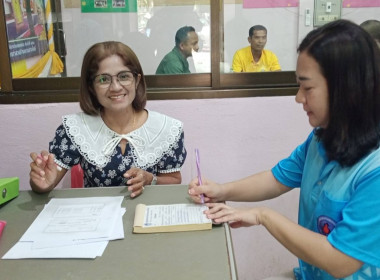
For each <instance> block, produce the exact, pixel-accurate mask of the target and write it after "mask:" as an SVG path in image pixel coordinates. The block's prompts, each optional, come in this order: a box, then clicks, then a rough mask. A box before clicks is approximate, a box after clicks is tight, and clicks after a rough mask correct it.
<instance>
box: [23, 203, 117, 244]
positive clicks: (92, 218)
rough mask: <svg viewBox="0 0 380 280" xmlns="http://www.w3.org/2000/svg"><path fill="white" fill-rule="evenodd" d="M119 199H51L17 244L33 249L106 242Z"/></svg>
mask: <svg viewBox="0 0 380 280" xmlns="http://www.w3.org/2000/svg"><path fill="white" fill-rule="evenodd" d="M123 198H124V197H123V196H116V197H84V198H53V199H51V200H50V202H49V203H48V204H46V206H45V207H44V209H43V210H42V211H41V213H40V214H39V215H38V217H37V218H36V219H35V221H34V222H33V223H32V225H31V226H30V227H29V228H28V230H27V231H26V232H25V234H24V235H23V236H22V237H21V239H20V241H33V247H34V248H48V247H59V246H63V245H71V244H75V243H77V240H81V243H85V242H86V240H87V242H94V240H96V239H98V240H110V236H111V232H112V231H113V229H114V227H115V222H116V219H117V217H118V215H115V213H118V211H119V209H120V205H121V202H122V200H123Z"/></svg>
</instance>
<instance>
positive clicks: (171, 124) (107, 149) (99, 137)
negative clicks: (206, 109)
mask: <svg viewBox="0 0 380 280" xmlns="http://www.w3.org/2000/svg"><path fill="white" fill-rule="evenodd" d="M62 119H63V126H64V127H65V129H66V133H67V135H68V136H69V137H70V139H71V141H72V142H73V143H74V144H75V145H76V146H77V148H78V149H79V152H80V153H81V155H82V156H83V157H84V158H85V159H86V160H87V161H88V162H90V163H91V164H93V165H96V166H99V167H101V168H103V167H104V166H106V164H107V163H108V162H110V160H111V157H112V156H113V155H115V154H116V149H115V148H116V146H117V145H118V144H119V142H120V141H121V139H127V140H128V142H129V143H130V144H131V151H132V155H133V157H134V159H135V165H136V167H138V168H141V169H146V168H147V167H150V166H153V165H155V164H157V163H158V162H159V160H160V159H161V157H162V156H163V155H164V154H166V153H167V152H169V151H170V150H171V149H172V147H173V146H174V145H175V144H176V142H178V140H179V138H180V137H181V133H182V130H183V124H182V122H180V121H178V120H176V119H173V118H171V117H168V116H166V115H163V114H160V113H157V112H154V111H148V119H147V120H146V122H145V123H144V124H143V126H141V127H140V128H138V129H136V130H134V131H132V132H130V133H128V134H122V135H120V134H118V133H116V132H114V131H113V130H111V129H109V128H108V127H107V125H106V124H105V123H104V122H103V119H102V118H101V117H100V116H90V115H87V114H85V113H83V112H80V113H77V114H72V115H66V116H63V117H62Z"/></svg>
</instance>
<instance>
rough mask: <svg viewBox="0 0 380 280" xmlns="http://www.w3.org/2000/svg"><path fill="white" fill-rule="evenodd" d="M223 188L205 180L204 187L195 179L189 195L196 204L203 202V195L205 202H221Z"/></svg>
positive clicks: (190, 186) (190, 185)
mask: <svg viewBox="0 0 380 280" xmlns="http://www.w3.org/2000/svg"><path fill="white" fill-rule="evenodd" d="M222 189H223V188H222V186H221V185H219V184H216V183H214V182H212V181H208V180H203V182H202V185H201V186H200V185H199V183H198V179H197V178H195V179H193V180H192V181H191V182H190V184H189V190H188V193H189V195H190V197H191V199H192V200H193V201H194V202H196V203H202V202H201V194H203V197H204V202H205V203H208V202H220V201H223V197H222V195H223V193H222Z"/></svg>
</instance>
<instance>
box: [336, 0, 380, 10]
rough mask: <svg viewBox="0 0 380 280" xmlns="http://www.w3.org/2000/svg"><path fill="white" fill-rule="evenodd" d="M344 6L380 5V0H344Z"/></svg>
mask: <svg viewBox="0 0 380 280" xmlns="http://www.w3.org/2000/svg"><path fill="white" fill-rule="evenodd" d="M342 6H343V8H358V7H380V0H343V3H342Z"/></svg>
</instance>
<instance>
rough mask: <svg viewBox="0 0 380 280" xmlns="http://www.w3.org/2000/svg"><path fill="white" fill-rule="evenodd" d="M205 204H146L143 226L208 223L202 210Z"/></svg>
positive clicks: (205, 208)
mask: <svg viewBox="0 0 380 280" xmlns="http://www.w3.org/2000/svg"><path fill="white" fill-rule="evenodd" d="M207 209H208V208H207V206H204V205H193V204H171V205H149V206H146V212H145V219H144V227H155V226H171V225H186V224H203V223H209V222H210V220H209V219H207V218H206V215H204V214H203V211H205V210H207Z"/></svg>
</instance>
